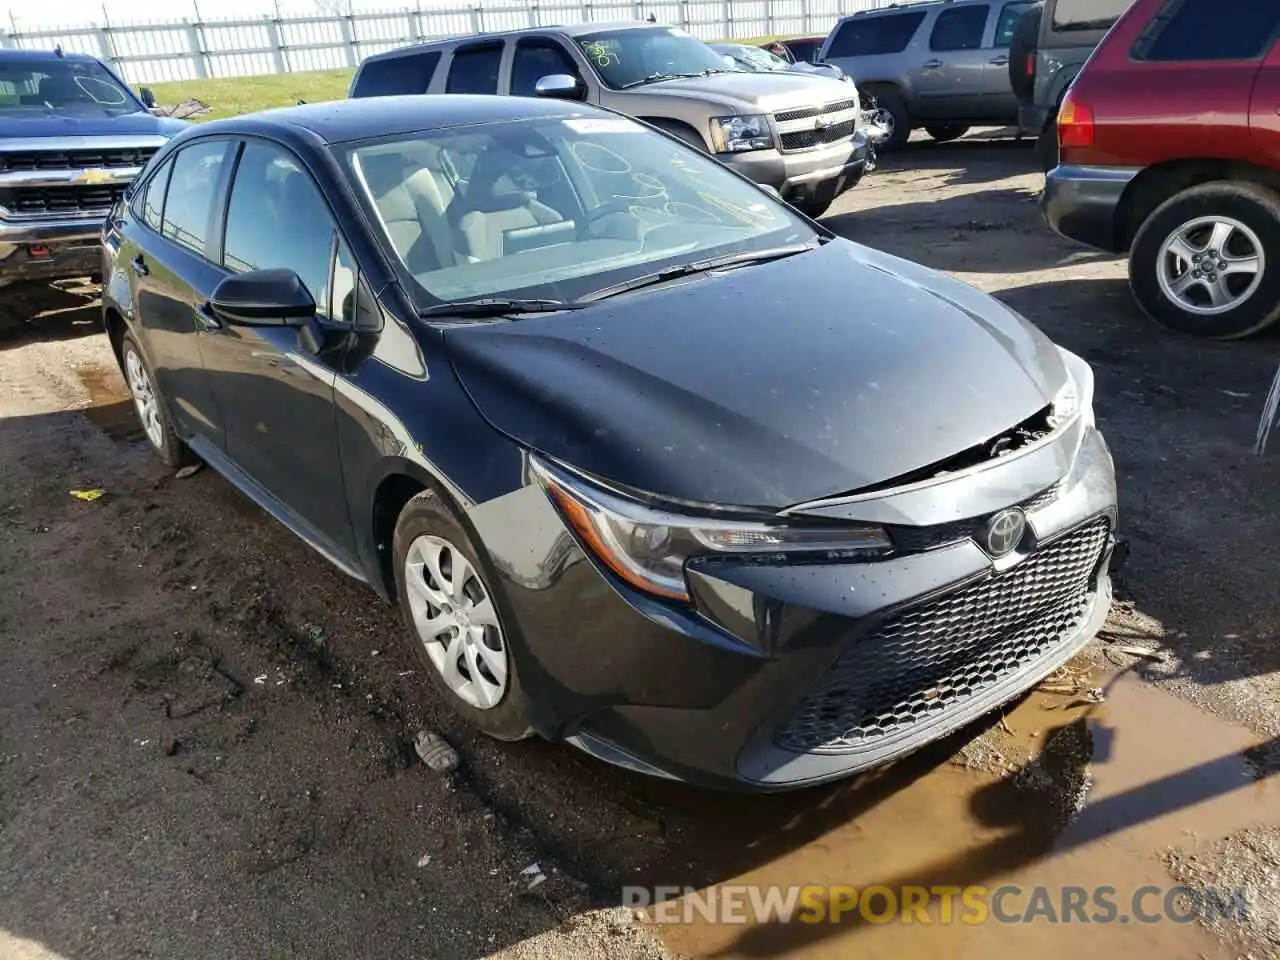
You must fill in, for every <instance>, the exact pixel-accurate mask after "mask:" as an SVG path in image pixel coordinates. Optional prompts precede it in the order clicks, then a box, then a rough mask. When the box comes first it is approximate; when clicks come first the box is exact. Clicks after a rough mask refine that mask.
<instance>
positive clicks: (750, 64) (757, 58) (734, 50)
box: [711, 43, 791, 73]
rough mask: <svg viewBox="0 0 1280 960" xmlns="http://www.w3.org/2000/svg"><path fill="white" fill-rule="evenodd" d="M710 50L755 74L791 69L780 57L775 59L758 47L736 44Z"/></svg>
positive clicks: (717, 45) (726, 44) (718, 46)
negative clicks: (730, 58) (731, 59)
mask: <svg viewBox="0 0 1280 960" xmlns="http://www.w3.org/2000/svg"><path fill="white" fill-rule="evenodd" d="M711 49H713V50H715V51H716V53H719V54H722V55H724V56H726V57H732V58H733V60H734V62H735V63H737V64H738V65H739V66H741V67H742V68H743V69H745V70H750V71H753V72H756V73H763V72H771V71H774V70H787V71H789V70H790V69H791V66H790V64H788V63H787V61H785V60H783V59H782V58H781V57H776V56H774V55H773V54H772V53H770V52H769V51H768V50H761V49H760V48H759V47H747V46H743V45H741V44H737V43H723V44H716V45H715V46H714V47H712V48H711Z"/></svg>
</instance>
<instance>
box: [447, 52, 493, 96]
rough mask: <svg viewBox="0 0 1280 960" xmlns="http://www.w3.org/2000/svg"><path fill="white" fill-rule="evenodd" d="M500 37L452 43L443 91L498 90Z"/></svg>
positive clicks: (488, 91)
mask: <svg viewBox="0 0 1280 960" xmlns="http://www.w3.org/2000/svg"><path fill="white" fill-rule="evenodd" d="M502 48H503V44H502V41H501V40H496V41H494V40H488V41H484V42H481V43H468V44H464V45H462V46H458V47H455V48H454V50H453V56H452V58H451V59H450V61H449V72H448V74H447V75H446V77H445V84H444V92H445V93H473V94H474V93H491V94H496V93H497V92H498V81H499V77H500V74H501V72H502Z"/></svg>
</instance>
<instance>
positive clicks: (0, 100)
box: [0, 57, 143, 113]
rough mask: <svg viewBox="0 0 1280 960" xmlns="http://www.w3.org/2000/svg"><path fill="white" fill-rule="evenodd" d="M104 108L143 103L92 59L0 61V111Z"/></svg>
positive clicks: (130, 108)
mask: <svg viewBox="0 0 1280 960" xmlns="http://www.w3.org/2000/svg"><path fill="white" fill-rule="evenodd" d="M30 108H38V109H44V110H62V111H66V110H70V111H84V110H93V111H99V110H106V111H107V112H109V113H139V112H141V111H142V109H143V107H142V105H141V104H140V103H138V101H137V100H135V99H134V97H133V95H132V94H131V93H130V92H129V91H128V90H127V89H125V87H124V86H123V85H122V84H121V83H120V82H119V81H118V80H116V78H115V77H114V76H112V75H111V73H110V72H109V71H107V70H106V69H105V68H104V67H103V66H102V65H101V64H100V63H97V62H95V61H93V60H63V59H61V58H59V57H50V58H49V59H48V60H26V59H23V60H11V61H8V62H3V61H0V111H5V112H8V111H14V110H21V109H30Z"/></svg>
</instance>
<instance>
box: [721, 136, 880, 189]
mask: <svg viewBox="0 0 1280 960" xmlns="http://www.w3.org/2000/svg"><path fill="white" fill-rule="evenodd" d="M869 156H870V153H869V149H868V146H867V135H866V134H865V133H864V132H863V131H861V130H859V131H857V132H856V133H855V134H854V135H853V137H852V138H851V139H849V140H844V141H841V142H838V143H833V144H828V145H826V146H821V147H815V148H813V149H812V150H797V151H794V152H782V151H779V150H776V149H775V150H751V151H748V152H746V153H721V154H716V159H717V160H719V161H720V162H721V163H723V164H725V165H726V166H728V167H730V168H732V169H734V170H736V171H738V172H739V173H741V174H742V175H743V176H746V177H749V178H750V179H752V180H754V181H755V182H756V183H760V184H764V185H766V186H770V187H773V188H775V189H776V190H777V191H778V193H779V194H781V195H782V199H783V200H786V201H787V202H788V203H793V204H803V203H805V202H819V201H825V202H828V203H829V202H830V201H832V200H834V199H835V198H836V197H838V196H839V195H840V194H842V193H844V191H846V190H848V189H849V188H851V187H853V186H855V185H856V184H857V183H858V181H859V180H861V179H862V175H863V173H865V172H866V167H867V160H868V158H869Z"/></svg>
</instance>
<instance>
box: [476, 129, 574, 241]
mask: <svg viewBox="0 0 1280 960" xmlns="http://www.w3.org/2000/svg"><path fill="white" fill-rule="evenodd" d="M521 162H522V161H521V159H520V157H518V156H516V155H515V154H514V153H510V152H508V151H506V150H502V149H499V148H497V147H490V148H489V149H488V150H486V151H485V152H484V153H482V154H481V155H480V156H479V157H478V158H477V159H476V165H475V169H474V170H473V171H472V174H471V182H470V184H469V186H468V187H467V191H466V195H465V196H464V197H459V198H458V200H459V202H460V205H461V211H460V212H459V214H458V217H457V224H458V228H457V232H458V241H457V245H458V249H459V251H460V252H461V253H463V254H464V255H465V256H466V257H467V258H468V259H470V260H495V259H497V258H499V257H502V256H509V255H511V254H513V253H519V252H520V251H521V250H526V249H531V248H533V247H539V246H546V245H548V244H549V243H564V242H568V241H570V240H572V239H573V231H574V223H573V221H572V220H565V219H564V218H563V217H562V216H560V214H559V213H558V212H556V211H555V210H554V209H552V208H551V207H549V206H547V205H546V204H545V203H541V202H539V201H538V200H537V199H536V198H535V197H534V195H533V194H532V193H529V192H527V191H524V190H520V189H517V188H516V186H515V183H514V181H513V179H512V178H511V176H510V173H511V171H513V170H515V169H516V168H517V167H518V165H519V164H520V163H521Z"/></svg>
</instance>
